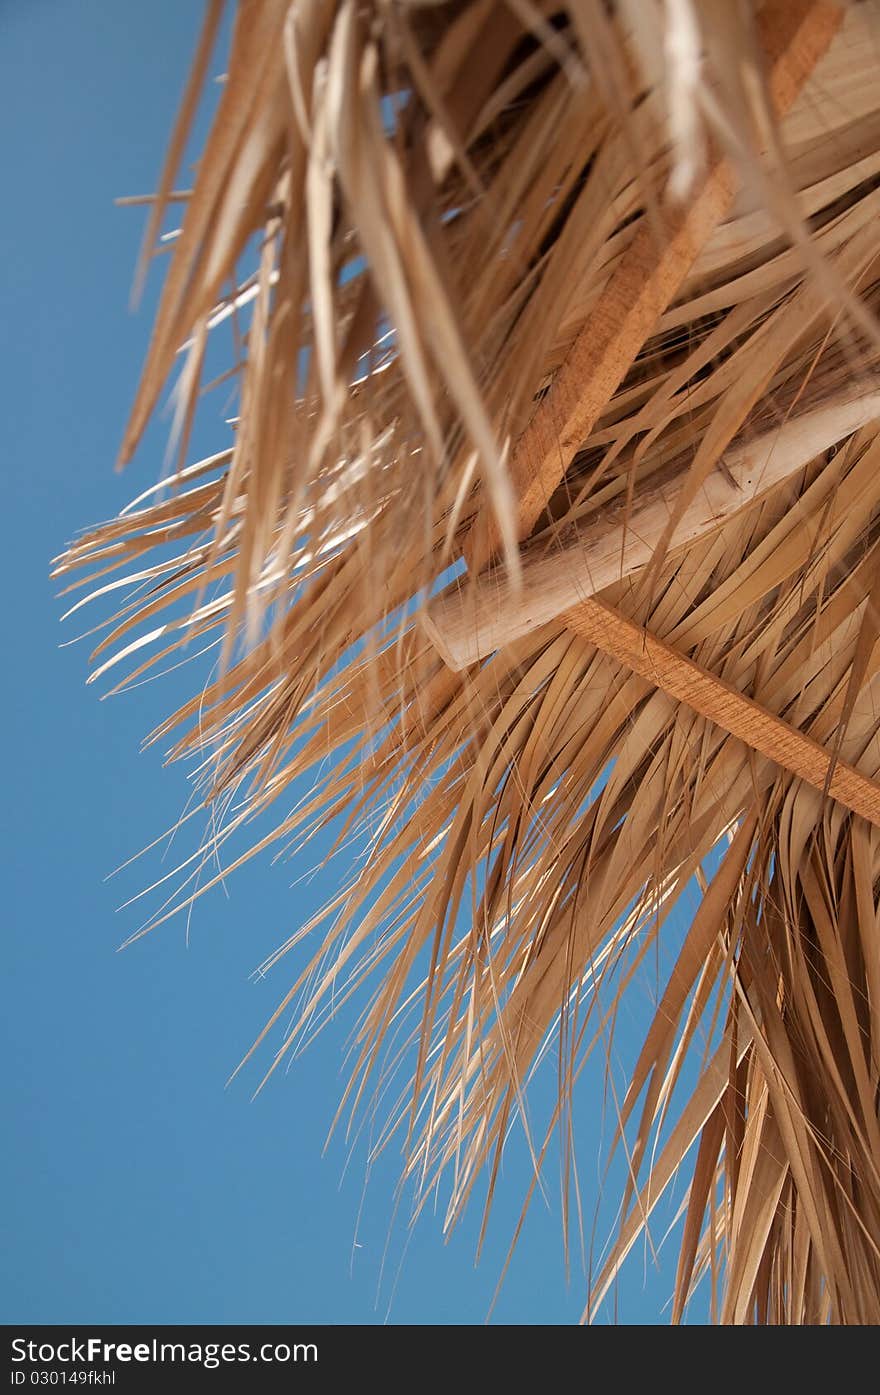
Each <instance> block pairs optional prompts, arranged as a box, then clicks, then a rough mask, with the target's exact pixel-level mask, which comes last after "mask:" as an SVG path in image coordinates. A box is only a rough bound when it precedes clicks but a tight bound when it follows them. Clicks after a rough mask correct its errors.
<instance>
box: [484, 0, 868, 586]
mask: <svg viewBox="0 0 880 1395" xmlns="http://www.w3.org/2000/svg"><path fill="white" fill-rule="evenodd" d="M842 19H843V6H841V5H839V4H835V3H832V0H800V3H792V0H775V3H771V4H769V5H767V6H765V8H764V9H763V10H762V12H761V14H760V16H759V19H758V37H759V41H760V43H761V47H762V49H763V51H764V53H765V54H766V56H767V67H768V84H769V90H770V96H771V99H772V103H773V107H774V110H775V111H776V114H777V116H781V115H783V114H784V113H785V112H786V111H787V110H788V108H789V107H790V106H791V105H792V103H793V102H794V100H795V98H796V97H797V95H798V93H799V92H800V90H801V88H802V87H803V85H804V83H805V82H806V80H807V78H808V77H809V76H810V74H811V73H812V71H813V69H814V68H815V66H816V63H817V62H818V61H819V59H820V58H821V57H822V55H823V54H824V53H825V51H826V49H827V48H828V46H829V44H830V43H831V40H832V39H833V38H834V35H835V34H836V33H837V30H838V28H839V27H840V24H841V22H842ZM738 187H739V179H738V176H737V171H736V169H735V167H734V165H733V164H732V162H731V161H730V160H729V159H727V158H726V157H724V156H722V155H721V153H720V152H719V151H718V150H715V151H713V153H712V154H711V156H710V159H709V161H708V165H707V169H706V172H705V174H704V175H703V177H702V179H701V180H700V182H699V184H698V186H697V189H696V192H695V193H694V194H693V195H692V196H691V197H690V199H689V200H687V201H686V202H685V203H683V204H681V205H679V206H677V207H675V208H672V209H669V208H664V209H660V210H658V211H657V214H656V217H652V218H645V219H644V220H643V222H642V225H641V227H640V229H639V231H638V233H637V234H636V236H635V238H634V240H633V242H632V244H631V246H630V247H629V248H628V250H627V252H626V253H625V255H624V256H623V258H622V260H621V262H620V265H619V266H618V267H617V269H616V271H615V272H614V274H613V275H612V276H611V279H610V280H609V282H608V285H607V286H606V287H605V289H604V291H603V292H602V294H601V295H600V297H599V300H598V301H597V303H596V305H595V307H594V308H593V310H592V312H591V313H590V315H589V316H588V318H587V320H586V322H585V324H584V325H583V327H582V328H581V330H580V333H579V334H578V336H577V338H576V339H575V341H574V343H573V345H572V346H571V348H570V350H569V352H568V354H567V355H566V357H565V360H564V361H563V364H562V366H561V368H560V369H559V371H558V372H557V374H556V376H555V377H554V379H553V382H552V384H551V386H550V388H549V390H548V392H547V394H546V396H545V397H543V398H542V399H541V401H540V403H539V404H538V407H537V408H536V410H535V412H534V415H533V416H532V419H531V421H530V423H529V425H528V427H527V428H526V430H525V432H524V433H523V435H522V437H521V438H520V440H519V442H518V443H517V445H516V448H515V450H514V452H513V455H512V458H511V465H510V469H511V475H512V479H513V485H514V491H515V494H516V497H517V500H518V529H519V536H520V538H524V537H527V536H528V534H529V533H530V532H531V530H532V527H533V525H534V522H535V519H536V518H537V517H538V515H539V514H540V512H541V511H542V509H543V508H544V507H545V506H546V504H547V502H548V500H549V498H550V496H551V494H552V493H553V490H554V489H555V488H556V486H557V484H558V483H559V481H560V480H561V479H562V477H563V475H564V474H565V471H566V470H567V469H568V466H569V465H570V464H571V461H572V459H573V457H574V454H575V452H576V451H578V450H580V448H581V447H582V446H583V443H584V441H585V440H586V438H587V437H588V436H589V434H590V431H591V429H592V427H593V425H594V424H595V422H596V419H597V417H598V416H599V414H600V412H601V411H602V409H603V407H604V406H605V405H606V403H607V402H608V401H609V400H610V398H611V396H612V395H613V393H614V392H615V391H616V389H617V388H618V387H619V386H620V383H621V382H622V381H623V378H624V377H625V375H626V373H627V372H628V370H629V368H630V367H631V366H632V364H633V362H634V361H635V358H636V356H637V354H638V352H639V350H640V348H641V347H642V345H643V344H644V342H645V340H646V339H647V338H648V336H649V335H650V333H651V331H652V330H653V328H654V326H655V324H656V322H657V320H658V319H659V317H660V315H661V314H662V313H663V311H664V310H665V309H666V307H667V306H668V305H669V304H670V302H671V301H672V300H673V299H674V297H675V294H676V292H677V291H678V289H679V287H680V286H681V284H682V282H683V281H684V279H685V277H686V276H687V274H688V272H689V271H690V269H691V267H692V266H693V264H694V262H695V261H696V259H697V256H698V255H699V253H700V251H701V250H702V248H703V247H704V246H705V244H706V242H707V240H708V239H709V237H710V236H711V235H712V233H713V232H714V231H715V229H716V227H717V226H718V224H719V223H720V222H721V220H722V218H723V217H724V215H725V213H727V211H728V209H729V208H730V206H731V204H732V202H733V198H734V195H735V194H736V192H737V189H738ZM498 541H499V539H498V533H497V528H496V525H495V522H494V519H493V518H492V516H491V515H490V513H489V511H488V510H485V509H484V510H481V512H480V513H479V514H478V516H477V519H476V522H475V524H474V527H473V528H472V530H471V533H470V536H469V537H468V539H467V542H466V544H465V548H464V552H465V557H466V559H467V562H468V566H469V567H470V568H471V570H473V571H480V570H482V568H483V566H484V565H485V564H486V562H487V561H488V560H489V559H490V557H491V556H492V555H493V554H494V553H495V552H496V551H497V550H498Z"/></svg>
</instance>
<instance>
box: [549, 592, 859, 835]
mask: <svg viewBox="0 0 880 1395" xmlns="http://www.w3.org/2000/svg"><path fill="white" fill-rule="evenodd" d="M565 621H566V625H567V626H568V628H569V629H571V630H574V631H575V633H576V634H579V635H581V636H582V637H583V638H584V639H587V640H589V642H590V643H591V644H595V645H596V647H597V648H599V649H601V650H602V651H603V653H605V654H609V655H611V657H612V658H615V659H617V660H618V661H619V662H620V663H622V664H624V665H625V666H626V667H627V668H629V669H631V670H632V671H633V673H638V674H640V675H641V676H642V677H643V678H647V679H648V681H649V682H650V683H653V685H654V686H655V687H656V688H661V689H662V690H663V692H664V693H667V694H668V695H669V697H671V698H675V699H676V700H677V701H679V702H683V703H685V704H686V705H687V706H688V707H690V708H692V710H693V711H694V712H698V713H699V714H700V716H701V717H708V718H709V720H710V721H712V722H714V723H715V724H716V726H719V727H721V728H722V730H724V731H727V732H729V733H730V735H731V736H735V737H737V738H738V739H739V740H740V741H743V742H744V743H745V744H746V745H747V746H750V747H751V748H752V750H754V751H757V752H758V753H759V755H762V756H766V757H767V758H768V759H769V760H772V761H775V763H776V764H777V765H780V766H782V767H783V769H785V770H789V771H791V773H792V774H793V775H797V776H798V777H799V778H800V779H801V780H806V782H807V783H808V784H810V785H813V787H814V788H815V789H817V790H823V791H824V790H825V788H826V784H827V792H828V793H829V794H830V795H831V796H832V798H834V799H838V800H840V802H841V803H842V804H845V805H846V806H847V807H848V808H849V809H852V810H853V812H854V813H856V814H861V816H862V817H863V818H865V819H867V820H868V821H869V822H870V823H872V824H875V825H876V826H877V827H878V828H880V785H877V784H876V783H875V781H873V780H871V779H869V778H868V777H867V776H866V775H862V774H861V773H860V772H859V771H858V770H856V769H855V768H854V767H853V766H851V765H847V764H846V763H845V762H844V761H836V762H835V761H834V760H833V758H832V756H831V755H829V753H828V752H827V751H826V750H824V749H823V747H822V746H820V745H819V743H818V742H817V741H814V740H813V739H812V737H810V736H807V735H805V733H804V732H802V731H798V730H797V728H795V727H792V726H790V725H789V723H788V722H786V721H784V720H783V718H781V717H777V716H776V715H775V714H774V713H772V712H768V711H767V709H766V708H764V707H762V706H761V705H760V704H759V703H757V702H753V701H752V699H751V698H748V697H746V696H745V695H744V694H743V693H741V692H739V690H738V689H737V688H734V687H733V686H732V685H731V684H730V683H727V682H725V681H724V679H723V678H719V677H718V676H717V675H716V674H714V673H710V672H709V671H708V669H705V668H702V667H701V666H700V665H699V664H697V663H695V662H694V661H693V660H692V659H689V658H686V657H685V656H684V655H683V654H679V653H678V652H677V651H676V650H675V649H673V648H672V647H671V646H670V645H668V644H664V643H663V641H662V640H660V639H657V637H656V636H655V635H652V634H650V633H649V632H648V631H646V630H643V629H642V628H641V627H640V626H639V625H636V624H634V623H633V621H632V620H628V619H627V618H626V617H625V616H623V615H621V614H620V613H619V611H616V610H614V609H613V608H612V607H611V606H606V605H603V604H602V602H601V601H597V600H595V599H594V598H590V599H589V600H586V601H582V602H581V603H580V605H577V606H575V607H574V609H573V610H570V611H568V612H567V614H566V617H565ZM829 777H830V778H829Z"/></svg>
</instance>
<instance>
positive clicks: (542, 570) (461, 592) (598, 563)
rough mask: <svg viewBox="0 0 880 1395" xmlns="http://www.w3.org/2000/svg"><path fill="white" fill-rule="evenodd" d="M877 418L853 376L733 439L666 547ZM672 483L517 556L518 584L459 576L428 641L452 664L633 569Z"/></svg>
mask: <svg viewBox="0 0 880 1395" xmlns="http://www.w3.org/2000/svg"><path fill="white" fill-rule="evenodd" d="M878 417H880V390H878V387H877V384H876V381H871V382H862V383H854V384H853V385H852V387H850V388H847V390H846V391H845V392H844V393H839V394H837V395H835V396H834V397H833V398H831V399H830V400H828V401H827V402H823V403H821V404H820V405H818V406H815V407H813V408H812V409H810V410H809V411H803V412H800V413H798V415H797V416H794V417H790V418H789V419H788V421H786V422H785V424H784V425H783V426H781V427H778V428H776V429H774V430H773V431H770V432H767V433H766V434H765V435H763V436H759V437H757V438H756V439H755V440H753V441H747V442H744V443H742V444H740V445H735V446H733V447H732V448H731V449H730V450H729V451H727V452H726V453H725V456H724V462H725V465H726V467H727V469H726V472H725V473H722V472H721V471H715V472H714V473H713V474H712V475H710V476H709V478H708V479H707V480H706V483H705V484H704V486H703V488H702V489H701V490H700V492H699V494H698V495H697V496H696V498H695V499H694V500H693V502H692V503H691V504H690V506H689V507H688V508H687V509H685V511H684V512H683V514H682V516H681V519H680V521H679V524H678V527H677V528H676V530H675V533H674V534H673V536H672V539H671V542H670V549H669V550H670V553H671V554H674V553H675V551H676V550H680V549H682V548H684V547H687V546H688V545H690V544H692V543H694V542H696V541H697V540H698V539H700V538H703V537H705V536H706V535H707V534H708V533H711V532H712V531H714V530H715V529H716V528H719V527H721V526H722V524H724V523H725V522H726V521H727V520H728V519H730V518H733V517H734V516H735V515H736V514H737V513H739V512H740V511H741V510H742V509H744V508H747V507H748V506H749V504H751V503H753V502H754V500H755V499H757V498H760V497H761V495H763V494H765V493H767V491H768V490H770V489H772V488H773V487H774V486H776V485H778V484H779V483H781V482H782V481H783V480H785V479H788V478H789V477H790V476H791V475H792V474H794V473H795V472H796V471H798V470H800V469H802V468H803V466H805V465H806V464H808V463H809V461H810V460H813V459H815V457H816V456H817V455H818V454H819V453H820V451H823V450H827V449H828V448H829V447H830V446H833V445H836V444H837V442H838V441H841V440H843V439H844V437H846V436H849V435H851V434H852V432H854V431H858V430H859V429H860V428H861V427H863V426H866V425H867V424H868V422H870V421H874V420H876V419H877V418H878ZM679 489H680V485H679V483H678V481H677V480H672V481H667V483H666V484H665V485H660V486H656V487H655V488H653V489H647V490H645V489H642V490H641V491H639V492H638V493H637V495H636V499H635V503H634V505H633V508H632V510H631V512H630V513H629V514H628V515H627V514H626V512H625V508H624V507H623V506H618V507H617V508H616V510H615V512H614V514H613V515H611V516H609V512H608V511H607V510H603V512H602V513H601V515H600V516H599V517H597V518H596V519H595V520H593V521H592V522H590V523H589V524H587V525H586V526H585V527H583V528H582V529H579V530H578V532H577V536H576V538H575V540H573V541H572V542H571V543H570V544H569V545H567V546H564V547H561V548H559V549H558V550H557V551H555V552H552V553H546V552H542V553H541V554H540V555H537V556H531V557H530V556H529V553H528V550H527V551H526V552H525V554H524V555H523V559H522V585H521V586H520V587H517V586H514V585H513V584H512V583H511V580H510V577H509V576H508V573H507V570H506V568H505V567H503V566H496V567H494V568H492V570H491V571H488V572H484V573H483V574H482V575H481V576H479V577H476V578H474V579H473V580H471V581H467V580H461V581H459V582H458V583H457V584H456V585H455V586H454V587H453V588H451V589H450V590H449V591H447V592H445V593H444V594H443V595H441V596H438V597H437V598H436V599H435V600H434V601H433V602H432V603H431V605H430V606H429V607H428V609H427V612H426V614H425V616H424V626H425V629H426V630H427V632H428V634H429V635H430V637H431V639H432V641H433V643H434V646H435V648H436V649H437V650H438V651H439V653H440V654H441V655H442V657H443V659H444V661H445V662H446V663H447V664H448V665H449V667H450V668H452V669H455V670H456V671H461V670H462V669H465V668H468V667H469V666H470V665H471V664H474V663H478V662H479V661H480V659H483V658H485V657H486V655H487V654H491V653H493V652H494V651H495V650H496V649H500V648H501V646H502V645H504V644H510V643H512V642H513V641H514V640H516V639H521V638H522V637H523V636H524V635H526V634H528V633H529V632H530V631H532V630H535V629H537V628H538V627H539V626H540V625H546V624H547V623H548V622H549V621H551V620H555V619H556V618H557V616H559V615H562V614H563V612H564V611H566V610H568V608H569V607H570V606H573V605H575V604H576V603H577V602H578V601H580V600H583V599H584V598H585V597H587V596H592V595H595V594H596V592H598V591H601V590H603V588H604V587H606V586H610V585H611V584H612V583H613V582H615V581H620V580H621V579H622V578H623V577H626V576H630V575H632V573H633V572H635V571H637V570H638V569H639V568H640V567H643V566H645V564H646V563H647V562H648V561H650V559H651V557H652V555H653V552H654V548H655V547H656V545H657V543H658V542H659V540H660V538H661V536H662V534H663V531H664V529H665V528H666V525H667V522H668V520H669V518H670V516H671V515H672V514H674V513H675V510H676V505H677V502H678V495H679Z"/></svg>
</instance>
